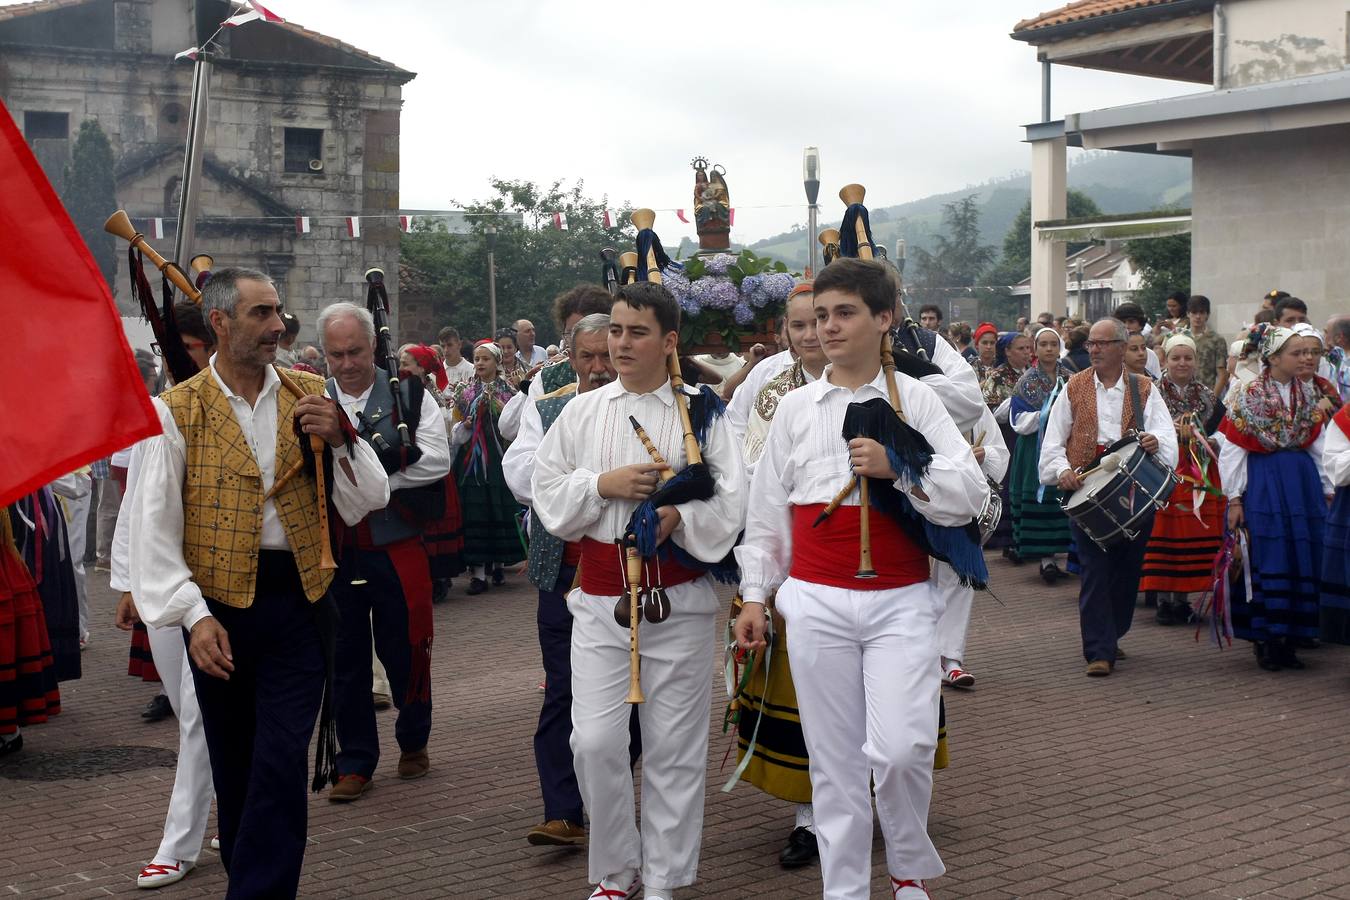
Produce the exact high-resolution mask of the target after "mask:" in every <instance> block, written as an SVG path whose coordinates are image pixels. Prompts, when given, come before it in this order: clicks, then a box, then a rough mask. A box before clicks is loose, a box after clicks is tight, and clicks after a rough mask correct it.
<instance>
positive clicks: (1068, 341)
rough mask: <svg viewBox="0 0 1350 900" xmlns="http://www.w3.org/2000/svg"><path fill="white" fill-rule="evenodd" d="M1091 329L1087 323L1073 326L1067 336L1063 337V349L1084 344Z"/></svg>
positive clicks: (1074, 347)
mask: <svg viewBox="0 0 1350 900" xmlns="http://www.w3.org/2000/svg"><path fill="white" fill-rule="evenodd" d="M1091 331H1092V329H1091V328H1090V327H1088V326H1087V325H1077V326H1074V328H1073V330H1071V331H1070V332H1069V336H1068V337H1067V338H1065V339H1064V346H1065V349H1068V350H1077V349H1078V348H1079V347H1081V346H1083V345H1084V344H1086V343H1087V339H1088V334H1090V333H1091Z"/></svg>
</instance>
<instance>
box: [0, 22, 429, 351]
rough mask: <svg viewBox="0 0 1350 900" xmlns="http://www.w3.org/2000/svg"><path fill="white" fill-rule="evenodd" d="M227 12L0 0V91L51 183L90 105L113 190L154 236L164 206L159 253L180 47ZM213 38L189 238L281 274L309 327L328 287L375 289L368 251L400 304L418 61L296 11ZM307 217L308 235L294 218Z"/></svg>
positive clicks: (175, 132) (174, 199) (173, 190)
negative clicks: (337, 32)
mask: <svg viewBox="0 0 1350 900" xmlns="http://www.w3.org/2000/svg"><path fill="white" fill-rule="evenodd" d="M317 8H321V7H315V9H317ZM230 11H231V4H229V3H227V2H224V0H39V2H35V3H26V4H20V5H16V6H4V7H0V100H3V102H4V104H5V106H6V107H7V108H8V110H9V113H10V115H12V116H13V117H14V119H15V122H16V124H17V125H18V127H19V129H20V130H21V131H22V132H23V133H24V135H25V137H26V138H27V139H28V141H29V144H30V146H32V147H33V149H34V151H35V152H36V154H37V156H38V159H39V160H40V161H41V162H42V164H43V167H44V169H45V170H46V171H47V173H48V175H49V177H51V178H52V181H53V183H54V184H56V185H57V188H58V191H59V189H60V182H61V180H62V177H63V171H62V170H63V168H64V166H65V165H66V163H67V162H68V161H69V158H70V147H71V145H72V144H73V142H74V139H75V135H76V134H77V133H78V131H79V128H80V123H81V122H83V121H84V120H86V119H90V118H92V119H96V120H97V121H98V123H99V125H100V126H101V127H102V129H103V131H104V132H105V133H106V134H107V136H108V139H109V140H110V142H111V143H112V148H113V159H114V168H115V178H116V186H117V188H116V190H117V203H118V205H119V206H121V207H122V208H124V209H126V211H127V213H128V214H129V215H130V216H131V218H132V221H133V222H134V223H135V224H136V226H137V228H138V229H139V230H141V231H143V232H145V233H147V235H148V234H151V233H152V232H151V227H150V222H151V220H152V219H153V218H155V217H160V218H163V219H164V220H165V221H164V237H163V238H162V239H158V240H152V241H151V243H152V244H153V245H154V246H155V248H156V249H157V250H159V251H160V252H161V253H162V254H164V255H165V256H166V257H168V256H171V255H172V251H173V242H174V236H175V221H174V220H175V218H176V216H177V212H178V197H179V189H180V181H181V178H182V168H183V153H184V144H185V140H186V137H187V125H188V107H189V100H190V94H191V88H192V72H193V65H192V63H191V62H190V61H188V60H178V61H175V60H174V55H175V54H176V53H178V52H179V51H181V50H184V49H186V48H188V47H189V46H192V45H194V44H195V43H196V42H197V41H196V35H198V34H199V33H200V34H209V33H210V32H212V31H214V30H215V28H216V26H217V25H218V24H219V23H220V22H222V21H224V19H225V18H226V17H227V16H228V15H229V14H230ZM199 28H201V29H204V30H203V31H199ZM213 49H215V50H216V51H217V52H215V53H213V54H212V57H211V60H212V62H211V66H210V70H211V81H210V101H209V103H208V120H207V129H206V140H205V153H204V157H203V162H202V172H201V182H200V185H201V187H200V191H199V194H198V196H199V210H198V218H197V232H196V242H195V247H194V250H195V252H207V253H210V254H211V255H212V256H213V257H214V258H215V265H216V267H217V268H220V267H223V266H227V265H244V266H250V267H253V268H257V269H261V270H263V271H264V272H267V273H268V274H270V275H271V276H272V277H273V278H274V279H275V280H276V282H277V289H278V291H279V293H280V295H281V298H282V302H283V303H284V304H285V305H286V307H287V309H289V310H291V311H292V312H294V313H296V315H298V316H299V317H300V320H301V333H300V339H301V341H311V340H313V338H314V319H315V317H316V315H317V311H318V310H319V309H320V308H321V307H322V306H324V305H325V304H327V303H330V302H332V301H334V300H351V301H354V302H357V303H361V304H362V305H364V303H365V281H364V277H363V273H364V272H365V270H366V269H367V268H369V267H371V266H379V267H381V268H383V269H385V270H386V271H387V272H389V273H390V277H389V279H388V285H389V291H390V297H391V302H393V303H395V304H396V303H397V289H398V283H399V279H398V277H397V272H398V269H399V236H400V231H399V227H398V211H399V210H398V202H399V115H400V110H401V108H402V104H403V100H402V88H403V85H404V84H406V83H407V82H408V81H410V80H412V78H413V77H414V73H412V72H409V71H407V70H405V69H401V68H399V67H398V66H396V65H394V64H392V63H389V62H386V61H384V60H382V59H379V58H377V57H375V56H373V55H371V54H369V53H367V52H365V51H363V50H360V49H358V48H356V47H353V46H351V45H350V44H346V43H343V42H342V41H340V40H337V39H336V38H333V37H329V36H326V35H323V34H319V33H318V32H315V31H311V30H309V29H307V28H303V27H301V26H299V25H296V24H294V23H291V22H287V23H283V24H274V23H264V22H251V23H248V24H245V25H242V26H239V27H235V28H226V29H223V30H222V31H221V32H220V35H219V36H218V37H217V38H216V41H215V43H214V44H213ZM109 212H110V213H111V212H112V210H109ZM350 215H361V216H365V217H367V218H364V219H362V221H361V225H360V236H359V237H355V238H354V237H350V236H349V235H348V228H347V223H346V220H345V217H346V216H350ZM300 216H307V217H310V232H309V233H308V234H298V233H297V224H296V220H297V217H300ZM374 217H383V218H374ZM118 254H119V258H120V260H121V261H120V262H119V266H118V274H117V278H116V283H115V284H114V285H113V286H112V287H113V292H114V296H115V297H116V298H117V302H118V305H119V307H120V308H121V309H122V311H123V312H124V313H128V314H129V313H133V312H134V311H135V307H134V302H133V300H132V295H131V287H130V283H129V278H128V273H127V271H126V248H125V246H124V245H121V242H120V241H119V246H118ZM395 308H396V307H395Z"/></svg>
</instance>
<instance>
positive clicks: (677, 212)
mask: <svg viewBox="0 0 1350 900" xmlns="http://www.w3.org/2000/svg"><path fill="white" fill-rule="evenodd" d="M675 218H677V219H679V220H680V221H681V222H683V223H684V224H686V225H688V224H689V220H688V219H686V218H685V217H684V210H682V209H677V210H675Z"/></svg>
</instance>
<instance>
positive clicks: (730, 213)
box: [727, 206, 736, 225]
mask: <svg viewBox="0 0 1350 900" xmlns="http://www.w3.org/2000/svg"><path fill="white" fill-rule="evenodd" d="M727 224H728V225H735V224H736V207H734V206H733V207H731V208H730V209H728V210H727Z"/></svg>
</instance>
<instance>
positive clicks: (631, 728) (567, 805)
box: [534, 566, 642, 825]
mask: <svg viewBox="0 0 1350 900" xmlns="http://www.w3.org/2000/svg"><path fill="white" fill-rule="evenodd" d="M575 575H576V569H575V568H573V567H572V566H563V567H562V568H561V569H560V570H559V572H558V580H557V582H556V583H555V584H554V586H553V590H551V591H542V590H541V591H540V592H539V612H538V618H537V620H538V623H539V650H540V652H541V653H542V655H543V657H544V705H543V707H542V708H541V709H540V710H539V727H538V728H536V729H535V731H534V764H535V768H537V769H538V770H539V791H540V793H541V794H543V796H544V820H545V821H552V820H553V819H566V820H567V821H569V822H573V823H576V824H578V825H579V824H581V822H582V806H581V791H580V790H579V789H578V788H577V775H576V770H575V769H573V767H572V746H571V740H572V614H571V613H570V612H568V611H567V593H568V591H570V590H571V588H572V579H573V578H574V577H575ZM641 756H642V731H641V729H640V728H639V726H638V716H637V707H636V706H634V707H633V712H632V715H631V716H630V717H629V720H628V758H629V763H630V764H632V765H636V764H637V761H638V758H639V757H641Z"/></svg>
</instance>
